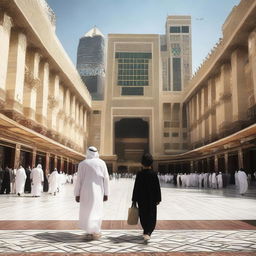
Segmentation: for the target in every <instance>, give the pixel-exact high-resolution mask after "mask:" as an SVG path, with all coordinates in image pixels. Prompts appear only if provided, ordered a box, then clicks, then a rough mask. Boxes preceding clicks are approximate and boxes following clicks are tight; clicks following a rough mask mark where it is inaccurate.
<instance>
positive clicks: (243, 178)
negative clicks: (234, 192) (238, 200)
mask: <svg viewBox="0 0 256 256" xmlns="http://www.w3.org/2000/svg"><path fill="white" fill-rule="evenodd" d="M237 179H238V184H239V194H241V195H244V194H245V193H246V191H247V189H248V180H247V175H246V173H245V171H244V170H243V169H242V168H241V169H240V170H239V171H238V173H237Z"/></svg>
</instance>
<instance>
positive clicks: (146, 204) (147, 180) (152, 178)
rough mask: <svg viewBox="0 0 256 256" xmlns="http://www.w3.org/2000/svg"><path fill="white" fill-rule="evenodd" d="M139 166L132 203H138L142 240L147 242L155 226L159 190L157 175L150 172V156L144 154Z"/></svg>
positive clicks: (159, 195) (159, 198)
mask: <svg viewBox="0 0 256 256" xmlns="http://www.w3.org/2000/svg"><path fill="white" fill-rule="evenodd" d="M141 164H142V170H141V171H140V172H138V173H137V176H136V180H135V183H134V188H133V195H132V201H133V204H136V203H138V207H139V217H140V223H141V225H142V228H143V238H144V241H145V242H147V241H148V240H150V236H151V234H152V232H153V231H154V229H155V226H156V216H157V205H158V204H159V203H160V202H161V190H160V184H159V180H158V176H157V173H156V172H154V171H153V170H152V164H153V158H152V156H151V154H149V153H146V154H144V155H143V156H142V160H141Z"/></svg>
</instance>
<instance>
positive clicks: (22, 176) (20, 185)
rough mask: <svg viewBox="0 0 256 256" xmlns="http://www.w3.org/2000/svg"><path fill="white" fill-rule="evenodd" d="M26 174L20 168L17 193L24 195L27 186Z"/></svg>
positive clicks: (17, 176)
mask: <svg viewBox="0 0 256 256" xmlns="http://www.w3.org/2000/svg"><path fill="white" fill-rule="evenodd" d="M26 178H27V175H26V172H25V169H24V168H19V169H18V170H17V172H16V181H15V183H16V193H17V194H18V193H20V194H22V193H24V186H25V182H26Z"/></svg>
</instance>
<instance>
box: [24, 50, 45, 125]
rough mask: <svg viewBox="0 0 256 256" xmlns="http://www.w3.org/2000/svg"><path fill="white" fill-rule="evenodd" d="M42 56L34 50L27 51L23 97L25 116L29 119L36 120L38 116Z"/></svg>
mask: <svg viewBox="0 0 256 256" xmlns="http://www.w3.org/2000/svg"><path fill="white" fill-rule="evenodd" d="M40 58H41V56H40V54H39V53H38V52H36V51H35V50H34V49H32V50H31V49H30V50H28V51H27V55H26V69H25V84H24V95H23V102H24V104H23V110H24V115H25V116H26V118H28V119H32V120H35V116H36V114H35V113H36V95H37V89H38V88H39V86H40V80H39V62H40Z"/></svg>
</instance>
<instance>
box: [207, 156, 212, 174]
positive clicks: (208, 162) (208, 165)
mask: <svg viewBox="0 0 256 256" xmlns="http://www.w3.org/2000/svg"><path fill="white" fill-rule="evenodd" d="M206 161H207V172H210V171H211V166H210V165H211V164H210V161H211V160H210V158H209V157H207V158H206Z"/></svg>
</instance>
